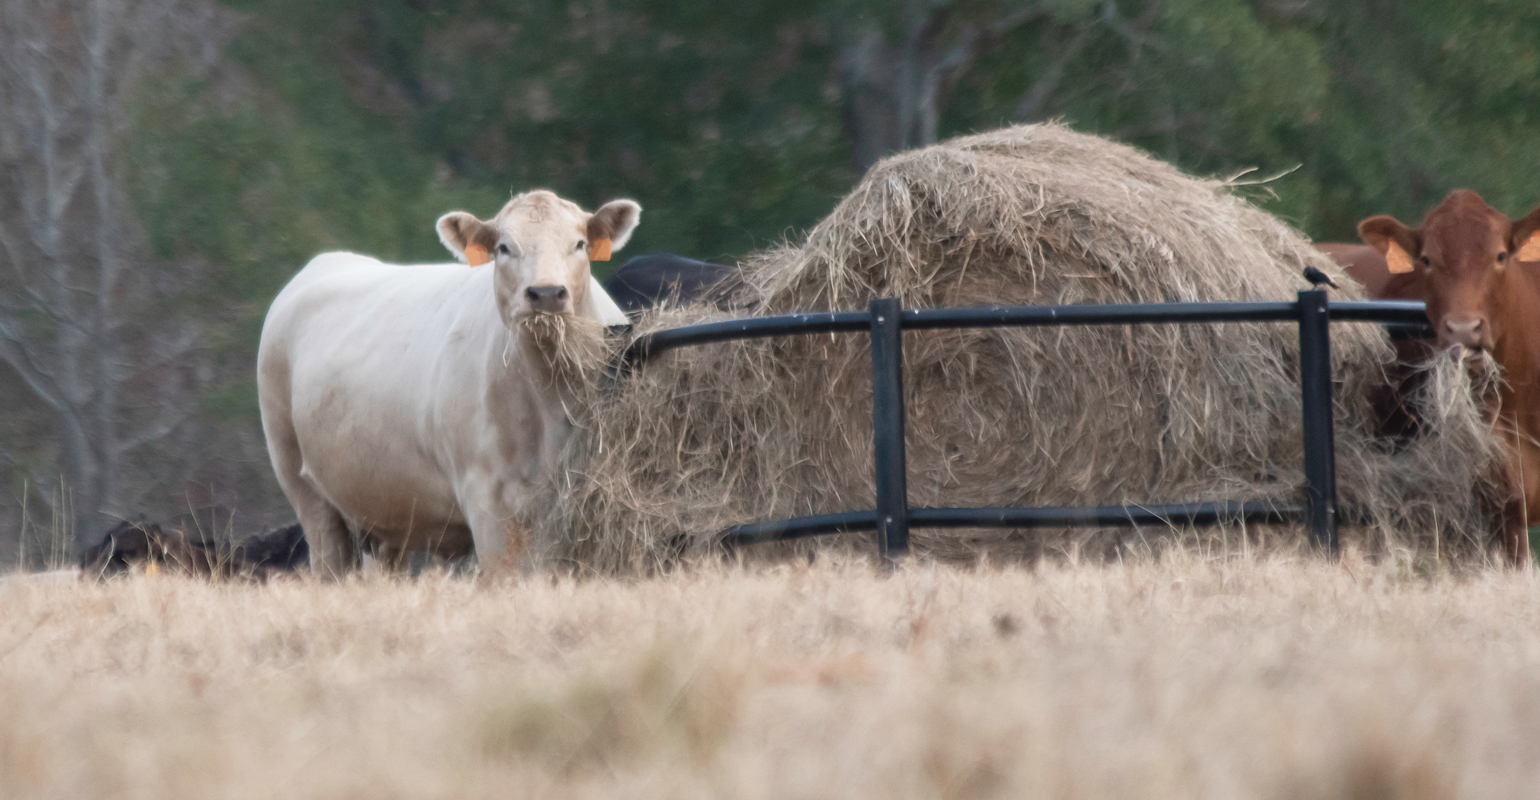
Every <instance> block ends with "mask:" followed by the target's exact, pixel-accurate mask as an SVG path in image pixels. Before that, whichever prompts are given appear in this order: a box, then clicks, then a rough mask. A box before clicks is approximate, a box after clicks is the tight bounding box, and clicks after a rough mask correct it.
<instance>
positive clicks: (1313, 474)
mask: <svg viewBox="0 0 1540 800" xmlns="http://www.w3.org/2000/svg"><path fill="white" fill-rule="evenodd" d="M1215 322H1295V323H1297V324H1298V325H1299V345H1300V363H1299V370H1300V390H1301V393H1302V395H1303V401H1304V402H1303V407H1302V410H1301V413H1302V415H1303V423H1304V426H1303V427H1304V443H1305V491H1304V492H1303V496H1302V497H1301V498H1300V500H1299V502H1296V503H1278V502H1272V501H1261V500H1252V501H1243V502H1237V501H1233V500H1232V501H1220V502H1200V503H1170V504H1151V505H1129V506H1093V507H1044V508H1014V507H992V508H913V507H911V506H910V505H909V496H908V491H907V487H906V485H905V479H906V462H905V459H904V343H903V332H904V331H906V330H936V329H955V328H996V327H1044V326H1059V325H1157V324H1189V323H1215ZM1332 322H1378V323H1382V324H1385V325H1387V326H1389V327H1391V328H1392V335H1397V334H1400V335H1402V336H1405V335H1416V334H1417V332H1418V331H1420V330H1422V329H1423V328H1424V327H1425V326H1426V325H1427V316H1426V312H1425V308H1424V306H1423V304H1422V303H1418V302H1406V301H1342V302H1332V301H1331V300H1329V299H1328V298H1327V296H1326V291H1325V290H1324V289H1315V290H1309V291H1302V292H1300V293H1299V299H1298V300H1296V301H1294V302H1287V301H1276V302H1250V303H1132V304H1124V305H1071V306H1008V307H990V308H935V309H910V310H904V309H902V308H900V307H899V303H898V300H896V299H893V298H885V299H881V300H873V301H872V302H871V306H870V308H869V309H868V310H866V311H824V312H815V313H805V314H786V315H783V316H775V317H749V318H744V319H733V320H725V321H722V322H708V323H704V324H701V325H688V326H685V327H681V328H671V329H668V330H662V331H656V332H654V333H651V334H647V335H645V336H641V337H638V338H637V340H636V341H635V342H633V343H632V344H631V347H630V348H629V349H628V350H627V351H626V354H625V359H624V363H625V364H626V365H627V366H628V367H631V368H634V367H635V366H637V365H639V364H641V363H643V362H645V361H646V360H647V359H649V358H651V357H653V356H656V355H658V354H659V353H662V352H665V351H667V350H672V349H675V348H679V347H688V346H691V345H699V344H708V343H711V342H722V341H729V340H734V339H755V338H764V337H769V336H793V335H805V334H815V333H860V332H865V333H866V334H867V335H868V336H870V337H871V349H872V434H873V436H872V440H873V443H874V447H873V450H874V453H873V466H874V469H875V472H876V479H877V480H876V483H877V498H876V499H877V502H876V507H875V508H872V509H868V510H864V511H849V512H844V513H839V514H820V515H817V516H810V517H796V518H793V519H784V520H775V521H770V522H754V523H749V524H746V525H738V526H735V527H733V528H730V529H728V530H727V531H724V532H723V533H722V534H721V537H720V541H721V542H722V543H723V544H727V545H737V544H753V543H759V542H775V541H786V540H789V539H799V538H803V537H807V536H818V535H822V534H829V533H850V532H856V531H875V532H876V534H877V547H878V550H879V552H880V553H881V554H882V557H883V558H884V559H895V558H898V557H901V556H903V555H905V554H907V553H908V552H909V528H910V527H911V526H919V527H925V528H1064V527H1097V528H1099V527H1134V526H1139V525H1170V524H1180V525H1194V526H1199V525H1204V526H1206V525H1218V524H1223V523H1233V522H1246V523H1289V522H1304V523H1306V524H1308V525H1309V527H1310V534H1311V539H1312V540H1313V541H1314V543H1315V544H1316V545H1317V546H1319V547H1321V548H1323V549H1325V550H1326V551H1327V552H1329V553H1332V554H1335V553H1336V552H1337V521H1338V517H1339V511H1338V508H1337V475H1336V450H1335V445H1334V443H1333V438H1332V397H1331V323H1332Z"/></svg>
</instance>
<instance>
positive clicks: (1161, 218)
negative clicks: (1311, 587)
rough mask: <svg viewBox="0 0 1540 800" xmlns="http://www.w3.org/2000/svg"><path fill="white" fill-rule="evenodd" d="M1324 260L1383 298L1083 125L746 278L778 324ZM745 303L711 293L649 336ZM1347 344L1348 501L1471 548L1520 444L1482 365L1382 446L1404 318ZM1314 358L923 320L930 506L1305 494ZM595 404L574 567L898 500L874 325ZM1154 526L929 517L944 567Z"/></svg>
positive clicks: (869, 201)
mask: <svg viewBox="0 0 1540 800" xmlns="http://www.w3.org/2000/svg"><path fill="white" fill-rule="evenodd" d="M1307 264H1308V265H1313V266H1316V267H1318V268H1320V269H1322V270H1324V271H1325V272H1327V273H1329V274H1332V275H1334V276H1336V277H1337V279H1338V282H1339V283H1340V284H1341V285H1342V286H1343V287H1344V288H1343V290H1341V291H1340V292H1335V295H1336V296H1337V297H1339V298H1357V297H1360V294H1359V292H1358V291H1357V290H1356V289H1355V288H1352V287H1353V286H1354V284H1353V283H1352V282H1351V281H1349V280H1345V279H1344V276H1343V275H1342V272H1341V270H1340V269H1339V268H1337V267H1336V265H1335V264H1333V263H1331V262H1330V261H1329V260H1328V259H1326V258H1324V257H1323V256H1321V255H1320V254H1318V253H1317V252H1316V251H1315V250H1314V249H1313V248H1311V247H1310V245H1309V243H1308V242H1307V241H1306V240H1305V238H1304V237H1303V236H1301V235H1300V234H1299V233H1298V232H1297V231H1295V230H1293V229H1292V228H1290V227H1289V226H1287V225H1285V224H1283V223H1282V222H1280V221H1278V220H1277V219H1275V218H1274V217H1272V216H1271V215H1269V214H1267V213H1265V212H1263V211H1260V210H1258V209H1257V208H1255V207H1254V206H1252V205H1251V204H1249V203H1248V202H1246V201H1245V200H1244V199H1242V198H1240V197H1238V196H1236V194H1235V193H1234V191H1233V190H1232V187H1231V186H1230V185H1229V184H1227V183H1225V182H1222V181H1213V180H1202V179H1197V178H1193V177H1190V176H1188V175H1185V174H1183V173H1181V172H1180V171H1178V170H1177V169H1175V168H1174V167H1172V166H1170V165H1168V164H1165V163H1162V162H1159V161H1156V160H1154V159H1152V158H1150V157H1148V156H1146V155H1145V154H1143V153H1141V152H1139V151H1137V150H1135V149H1133V148H1130V147H1127V146H1124V145H1121V144H1117V143H1114V142H1110V141H1108V140H1105V139H1101V138H1098V137H1094V136H1088V135H1083V134H1078V133H1075V132H1073V131H1071V130H1069V129H1067V128H1065V127H1062V126H1058V125H1036V126H1021V127H1013V128H1008V129H1005V130H1001V131H997V132H994V133H988V134H983V135H977V136H969V137H965V138H960V139H956V140H952V141H949V142H945V143H943V144H939V145H936V146H933V147H928V148H925V149H922V150H917V151H913V152H908V153H903V154H900V155H897V156H894V157H892V158H889V159H887V160H885V161H883V162H882V163H880V164H878V165H876V166H875V167H873V168H872V170H871V171H870V172H869V173H868V174H867V176H866V177H865V178H864V179H863V180H862V181H861V183H860V185H858V186H857V187H856V188H855V190H854V191H853V192H852V193H851V194H850V195H849V196H848V197H846V198H845V199H844V201H843V202H841V203H840V204H839V206H838V207H837V208H836V209H835V211H834V213H833V214H832V215H831V216H830V217H829V218H827V219H826V220H824V221H823V222H822V223H820V224H819V225H818V226H817V227H815V228H814V229H813V230H812V231H811V232H810V233H809V235H808V236H807V238H806V240H805V241H803V242H802V243H801V244H799V245H787V246H782V247H779V248H775V249H772V250H769V251H766V252H763V253H760V254H757V255H755V256H753V257H751V258H749V259H748V260H747V261H746V263H744V264H742V265H741V267H740V268H741V273H742V282H743V286H742V287H741V290H740V296H739V302H740V304H741V305H742V307H743V309H744V311H745V312H746V313H752V314H776V313H785V312H790V311H796V310H835V309H864V308H865V307H866V305H867V302H868V301H869V300H870V299H871V298H875V297H885V296H897V297H899V298H901V299H902V302H903V304H904V306H905V307H939V306H977V305H993V304H1021V305H1030V304H1060V303H1126V302H1163V301H1216V300H1264V299H1267V300H1291V299H1293V298H1294V297H1295V293H1296V292H1297V291H1299V290H1300V289H1303V288H1308V287H1307V286H1306V284H1305V283H1304V281H1303V279H1302V278H1301V277H1300V274H1301V270H1302V269H1303V268H1304V267H1305V266H1306V265H1307ZM736 315H738V314H733V315H724V314H723V312H721V311H719V310H717V309H716V308H714V307H708V306H687V307H684V308H677V309H670V310H665V311H661V312H658V313H654V314H652V315H650V316H649V317H647V318H645V319H644V320H643V322H642V323H641V325H640V326H639V327H640V329H642V330H643V331H645V330H655V329H658V328H664V327H673V326H677V325H684V324H690V323H695V322H702V321H707V320H712V319H719V318H723V317H724V316H736ZM1332 333H1333V340H1332V344H1333V357H1334V358H1333V360H1334V366H1335V370H1336V373H1335V374H1336V376H1337V378H1338V379H1339V385H1338V388H1337V406H1336V415H1337V445H1338V475H1339V481H1340V495H1341V498H1342V500H1343V501H1344V502H1345V503H1352V504H1357V505H1360V506H1362V507H1364V508H1365V509H1367V510H1368V511H1369V513H1370V514H1371V515H1372V521H1373V525H1372V529H1373V531H1375V536H1373V537H1372V542H1373V543H1374V546H1376V547H1380V546H1419V545H1422V544H1424V543H1425V542H1431V541H1433V540H1434V539H1435V538H1436V539H1437V540H1438V541H1439V542H1440V545H1439V546H1440V548H1441V549H1449V548H1450V547H1455V548H1456V549H1458V548H1459V547H1460V546H1463V545H1470V544H1472V543H1473V541H1474V540H1473V538H1472V537H1473V536H1476V535H1477V534H1478V532H1479V531H1481V530H1482V520H1481V511H1480V509H1479V508H1478V504H1477V503H1476V501H1475V499H1474V497H1473V494H1472V492H1471V491H1470V487H1471V486H1472V485H1473V484H1476V483H1478V482H1479V476H1480V475H1482V474H1485V473H1486V472H1488V471H1490V468H1491V465H1492V458H1493V453H1494V452H1495V451H1494V449H1493V448H1494V443H1493V442H1492V441H1491V439H1490V435H1489V434H1488V433H1487V431H1486V428H1485V426H1483V425H1482V424H1481V422H1480V416H1479V413H1478V411H1477V409H1476V407H1475V405H1474V404H1473V403H1472V402H1471V401H1470V400H1469V394H1468V392H1462V391H1460V390H1459V389H1458V387H1456V386H1454V384H1457V383H1458V382H1459V381H1460V380H1462V378H1461V376H1462V374H1463V373H1462V372H1461V371H1459V370H1456V369H1443V370H1442V371H1441V372H1440V373H1439V376H1437V379H1436V380H1433V381H1430V382H1429V385H1430V390H1429V391H1430V395H1429V400H1428V403H1429V405H1428V412H1429V415H1430V418H1436V419H1437V420H1438V421H1439V423H1438V424H1437V425H1434V426H1432V427H1433V430H1432V431H1430V433H1429V434H1428V435H1427V436H1425V437H1423V438H1421V439H1419V440H1417V441H1414V442H1411V443H1402V444H1401V445H1395V444H1394V443H1390V442H1385V441H1381V440H1377V439H1376V438H1375V437H1374V436H1373V435H1371V432H1372V431H1373V430H1374V429H1375V426H1376V424H1377V422H1376V420H1375V419H1374V418H1373V417H1374V409H1373V407H1372V404H1371V403H1370V401H1369V397H1370V393H1371V391H1372V390H1373V388H1374V387H1376V386H1378V385H1380V384H1381V383H1383V381H1384V380H1385V368H1386V367H1387V365H1389V364H1390V363H1391V362H1392V361H1393V359H1394V354H1393V351H1392V348H1391V347H1390V345H1389V342H1388V341H1387V339H1386V336H1385V334H1384V332H1383V331H1382V330H1381V329H1380V328H1379V327H1378V326H1373V325H1362V324H1337V325H1334V326H1333V332H1332ZM1298 360H1299V346H1298V334H1297V328H1296V326H1294V325H1293V324H1255V323H1252V324H1224V325H1190V326H1172V325H1151V326H1112V327H1099V328H1045V329H993V330H969V331H935V332H912V333H908V334H906V335H905V370H906V372H905V378H904V379H905V397H906V402H907V404H908V457H909V493H910V500H911V502H912V503H913V504H914V505H946V506H979V505H1099V504H1117V503H1156V502H1182V501H1198V500H1224V499H1251V498H1276V499H1278V500H1292V499H1293V498H1295V497H1297V496H1298V493H1299V492H1300V491H1301V487H1302V485H1303V480H1304V476H1303V470H1302V464H1301V459H1302V452H1303V447H1302V444H1301V433H1300V389H1299V378H1298ZM1452 387H1453V388H1452ZM1440 390H1442V391H1440ZM590 401H591V406H590V413H589V414H588V415H587V420H586V422H585V423H584V427H583V428H582V429H581V430H580V431H579V432H578V434H577V435H576V436H575V437H574V439H573V443H572V446H571V449H570V450H569V452H568V454H567V459H568V460H567V464H568V469H567V470H566V472H565V473H564V474H563V475H562V477H561V479H560V481H559V485H558V486H556V487H555V488H554V492H555V496H554V498H553V501H552V502H551V503H550V504H549V507H550V508H551V513H550V515H549V516H548V517H547V518H546V519H544V520H543V521H541V522H540V524H539V525H538V531H537V541H538V542H539V543H540V544H541V546H543V547H544V553H545V555H546V556H547V557H548V558H551V559H555V560H560V561H567V562H571V563H575V564H579V565H582V566H583V567H584V568H592V569H596V570H599V571H601V572H616V571H628V570H636V569H646V568H649V567H651V566H653V565H655V564H656V563H657V562H658V560H659V559H660V558H663V557H664V554H665V553H666V552H668V551H669V547H668V543H669V542H670V541H671V540H672V541H675V542H677V541H679V540H678V539H676V537H681V536H682V537H684V538H683V540H684V541H687V542H689V543H692V544H694V545H697V546H698V545H701V544H703V543H706V542H709V541H710V539H711V537H712V536H713V535H714V534H715V533H717V532H718V531H720V530H722V529H723V528H725V527H727V526H729V525H732V524H736V523H742V522H748V521H753V520H761V519H772V518H779V517H789V516H796V515H804V514H815V513H830V512H836V511H847V510H855V509H862V508H870V507H871V506H872V505H873V478H872V467H871V458H872V442H871V430H870V421H871V387H870V354H869V350H868V346H867V339H866V337H864V336H860V335H843V336H827V335H825V336H809V337H793V338H784V339H771V340H761V341H747V342H733V343H723V344H717V345H709V346H703V347H694V348H689V349H684V350H679V351H673V352H670V353H667V354H664V355H662V356H660V357H659V358H657V359H655V360H654V361H652V362H650V363H649V364H647V365H646V366H645V367H644V368H643V369H641V370H640V371H639V373H638V374H637V375H635V376H634V377H632V378H631V379H630V380H628V381H626V382H625V383H624V384H623V385H622V386H621V387H619V388H618V389H617V390H615V391H612V392H610V393H608V394H603V395H598V396H594V397H591V398H590ZM1392 450H1398V452H1394V453H1392ZM1148 533H1149V532H1144V534H1145V535H1147V534H1148ZM1128 535H1129V534H1128V532H1127V531H1110V532H1108V531H1103V532H1090V533H1086V532H1061V533H1057V534H1054V533H1045V532H1042V531H1027V532H1015V531H923V530H916V531H915V532H914V545H915V547H916V549H917V550H918V551H919V552H920V553H923V554H930V555H933V556H938V557H944V558H964V559H966V558H975V557H977V556H978V555H979V554H981V553H984V552H989V553H992V554H994V557H997V558H998V557H1001V556H1006V557H1009V556H1012V555H1025V556H1029V557H1030V556H1032V555H1035V554H1037V553H1039V552H1041V547H1042V546H1043V544H1044V543H1047V544H1048V545H1049V546H1065V545H1066V544H1067V543H1078V544H1079V545H1080V546H1083V545H1085V544H1086V543H1091V544H1097V543H1100V544H1102V545H1111V544H1115V543H1117V542H1119V541H1125V540H1126V537H1127V536H1128ZM843 538H844V539H846V540H849V541H854V542H856V544H854V545H852V546H857V547H861V546H866V543H867V542H869V540H870V537H867V536H861V537H843ZM831 541H834V540H824V542H825V546H827V544H828V543H829V542H831ZM1467 549H1469V548H1467Z"/></svg>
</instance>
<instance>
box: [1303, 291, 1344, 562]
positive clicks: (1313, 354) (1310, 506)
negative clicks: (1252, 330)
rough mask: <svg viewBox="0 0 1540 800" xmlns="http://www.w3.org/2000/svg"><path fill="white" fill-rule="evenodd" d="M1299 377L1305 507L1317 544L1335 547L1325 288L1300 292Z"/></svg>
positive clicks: (1334, 462)
mask: <svg viewBox="0 0 1540 800" xmlns="http://www.w3.org/2000/svg"><path fill="white" fill-rule="evenodd" d="M1299 378H1300V381H1299V382H1300V388H1301V391H1302V393H1303V400H1304V409H1303V413H1304V420H1303V421H1304V433H1305V508H1306V510H1307V512H1308V513H1309V517H1310V537H1311V539H1312V540H1313V541H1314V542H1315V544H1316V546H1317V547H1322V548H1325V549H1326V551H1327V552H1329V553H1331V554H1332V555H1335V554H1336V553H1337V454H1336V443H1335V441H1334V435H1333V431H1332V402H1331V319H1330V311H1329V307H1328V304H1327V299H1326V290H1325V289H1315V290H1311V291H1305V292H1300V293H1299Z"/></svg>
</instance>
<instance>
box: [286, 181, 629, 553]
mask: <svg viewBox="0 0 1540 800" xmlns="http://www.w3.org/2000/svg"><path fill="white" fill-rule="evenodd" d="M641 210H642V209H641V206H638V205H637V204H636V203H633V202H631V201H630V200H616V201H614V202H611V203H608V204H606V205H605V206H604V207H603V208H600V209H599V210H598V211H597V212H595V213H593V214H589V213H587V212H585V211H583V210H582V209H581V208H579V207H578V206H577V205H575V204H573V203H570V202H568V201H566V200H563V199H561V198H559V197H557V196H556V195H555V194H552V193H551V192H547V191H533V192H527V193H525V194H521V195H519V196H517V197H515V198H513V199H512V200H510V201H508V204H507V205H506V206H504V207H503V210H502V211H500V212H499V213H498V214H497V216H495V217H493V218H492V219H491V220H490V221H486V222H483V221H482V220H479V219H477V218H476V217H475V216H472V215H471V214H467V213H465V212H463V211H456V212H452V213H449V214H445V215H444V216H443V217H441V218H440V219H439V221H438V226H437V227H438V233H439V238H440V239H442V240H443V242H444V245H445V246H446V247H448V248H449V249H450V251H452V252H453V253H454V254H455V255H456V256H457V257H458V258H460V259H462V260H464V259H467V257H469V263H470V264H472V265H473V266H467V265H466V264H464V263H459V264H431V265H417V266H396V265H392V264H384V263H381V262H380V261H378V260H375V259H373V258H369V257H367V256H361V255H355V254H353V253H326V254H323V255H320V256H317V257H316V258H315V259H313V260H312V261H311V262H310V263H309V264H307V265H306V266H305V268H304V269H302V270H300V272H299V274H297V275H295V276H294V279H293V280H291V281H289V285H288V286H286V287H284V290H283V291H282V292H280V293H279V294H278V297H277V299H275V300H274V301H273V306H272V308H271V309H270V310H269V311H268V313H267V320H266V321H265V322H264V323H263V326H262V344H261V347H260V349H259V350H258V353H257V393H258V395H259V399H260V402H261V406H262V430H263V432H264V433H265V434H266V436H267V448H268V453H269V454H270V455H271V456H272V459H273V468H274V470H276V471H277V473H278V482H279V484H280V485H281V486H282V487H283V491H284V494H285V495H287V496H288V498H289V502H290V503H291V504H293V506H294V510H295V512H297V513H298V514H299V521H300V523H301V524H302V525H303V526H304V529H305V538H306V539H307V540H308V541H309V544H310V563H311V567H312V569H314V570H315V571H316V572H317V573H319V574H330V575H337V574H341V573H343V572H346V571H347V570H349V569H351V568H352V567H353V566H354V565H355V564H356V563H357V560H358V556H359V554H358V552H357V549H356V546H355V545H356V539H355V538H354V537H353V536H350V534H349V528H350V527H351V528H352V530H353V531H354V532H356V533H359V534H367V535H369V536H370V537H371V538H372V539H373V540H374V541H375V542H376V543H378V545H379V546H380V547H381V548H382V550H383V553H382V555H388V556H390V557H397V558H398V557H399V556H400V554H402V553H404V552H406V551H409V550H418V549H433V550H437V551H439V552H440V553H445V554H456V553H468V552H469V551H470V550H471V548H472V547H474V548H475V552H476V555H477V557H478V559H479V560H480V562H481V563H482V565H483V566H490V565H492V564H494V563H496V562H498V561H499V560H502V559H504V558H507V559H510V560H512V559H516V558H517V557H518V556H519V554H520V553H522V552H523V551H524V548H525V547H526V546H527V544H528V530H529V529H528V522H529V520H530V516H531V512H532V509H531V508H530V502H531V500H532V498H533V496H534V493H535V491H536V487H537V484H538V483H539V482H540V481H541V480H542V479H543V478H544V477H546V476H548V475H549V474H550V471H551V470H552V468H553V467H554V465H555V463H556V457H557V454H558V452H559V451H560V450H561V448H562V446H563V444H565V442H566V441H567V438H568V436H569V435H570V433H571V430H572V423H571V421H570V420H569V419H568V416H567V408H568V407H570V387H571V384H570V380H571V379H572V377H573V375H574V374H576V371H577V370H580V369H582V368H583V367H584V366H585V361H584V359H585V358H586V359H591V358H592V356H593V354H595V353H597V352H598V344H599V343H600V342H601V341H602V336H603V328H602V327H601V326H603V325H621V324H625V322H626V318H625V315H624V314H622V313H621V311H620V309H619V308H617V307H616V305H615V303H614V301H613V300H611V299H610V298H609V295H607V294H605V293H604V290H603V289H602V288H601V287H600V286H599V284H598V282H597V281H595V280H594V279H593V277H592V275H591V274H590V273H589V256H590V248H592V249H593V255H594V257H595V258H606V257H607V252H608V250H609V249H611V248H613V249H619V248H620V247H621V246H623V245H624V244H625V243H626V240H627V239H628V238H630V236H631V232H632V230H634V229H635V228H636V223H637V221H638V219H639V218H640V217H641ZM488 256H490V259H491V261H490V263H488V264H486V265H484V266H474V265H475V264H477V263H478V262H481V261H485V260H486V259H487V258H488Z"/></svg>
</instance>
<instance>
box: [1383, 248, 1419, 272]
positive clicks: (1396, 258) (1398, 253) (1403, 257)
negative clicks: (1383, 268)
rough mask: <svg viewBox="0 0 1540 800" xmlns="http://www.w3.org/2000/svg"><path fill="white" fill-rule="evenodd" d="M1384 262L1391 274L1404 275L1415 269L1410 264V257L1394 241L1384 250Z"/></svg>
mask: <svg viewBox="0 0 1540 800" xmlns="http://www.w3.org/2000/svg"><path fill="white" fill-rule="evenodd" d="M1385 263H1386V264H1387V265H1388V266H1389V267H1390V272H1391V274H1393V275H1405V274H1406V273H1408V272H1412V271H1413V270H1414V269H1415V268H1414V267H1413V266H1412V257H1411V256H1410V255H1408V254H1407V252H1406V251H1405V250H1402V249H1401V245H1399V244H1396V243H1395V242H1391V243H1390V249H1389V250H1386V251H1385Z"/></svg>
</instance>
